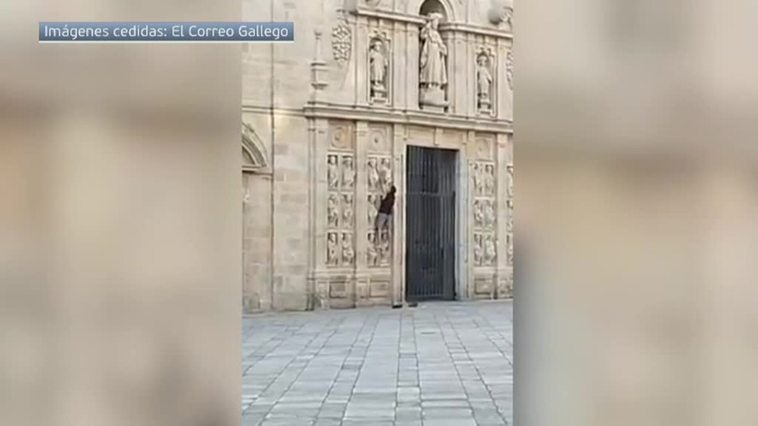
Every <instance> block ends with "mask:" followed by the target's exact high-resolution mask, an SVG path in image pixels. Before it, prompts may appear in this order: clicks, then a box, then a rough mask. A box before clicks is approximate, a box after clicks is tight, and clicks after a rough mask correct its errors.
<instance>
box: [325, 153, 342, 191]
mask: <svg viewBox="0 0 758 426" xmlns="http://www.w3.org/2000/svg"><path fill="white" fill-rule="evenodd" d="M326 163H327V165H326V168H327V182H328V183H329V189H337V188H339V186H340V173H339V169H340V166H339V164H337V156H336V155H330V156H329V157H327V160H326Z"/></svg>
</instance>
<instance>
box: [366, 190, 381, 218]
mask: <svg viewBox="0 0 758 426" xmlns="http://www.w3.org/2000/svg"><path fill="white" fill-rule="evenodd" d="M377 198H378V196H376V195H374V194H368V203H367V207H368V224H369V225H373V224H374V223H376V215H377V213H378V212H379V207H378V203H377Z"/></svg>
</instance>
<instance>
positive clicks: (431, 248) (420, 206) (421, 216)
mask: <svg viewBox="0 0 758 426" xmlns="http://www.w3.org/2000/svg"><path fill="white" fill-rule="evenodd" d="M455 159H456V152H455V151H450V150H443V149H431V148H421V147H415V146H409V147H408V158H407V160H408V161H407V168H406V170H407V181H406V182H407V183H408V184H407V187H406V188H407V190H406V202H407V210H406V269H405V292H406V293H405V296H406V300H409V301H420V300H431V299H441V300H453V299H454V298H455Z"/></svg>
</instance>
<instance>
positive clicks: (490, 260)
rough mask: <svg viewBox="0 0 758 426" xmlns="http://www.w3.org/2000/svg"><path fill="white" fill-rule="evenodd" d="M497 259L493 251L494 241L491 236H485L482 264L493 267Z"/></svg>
mask: <svg viewBox="0 0 758 426" xmlns="http://www.w3.org/2000/svg"><path fill="white" fill-rule="evenodd" d="M496 258H497V252H496V250H495V241H494V239H493V237H492V235H487V236H486V237H485V238H484V263H485V264H487V265H494V264H495V260H496Z"/></svg>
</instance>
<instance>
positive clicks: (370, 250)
mask: <svg viewBox="0 0 758 426" xmlns="http://www.w3.org/2000/svg"><path fill="white" fill-rule="evenodd" d="M378 259H379V258H378V255H377V252H376V234H375V233H374V232H369V233H368V247H367V248H366V263H367V264H368V266H376V265H377V262H378Z"/></svg>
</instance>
